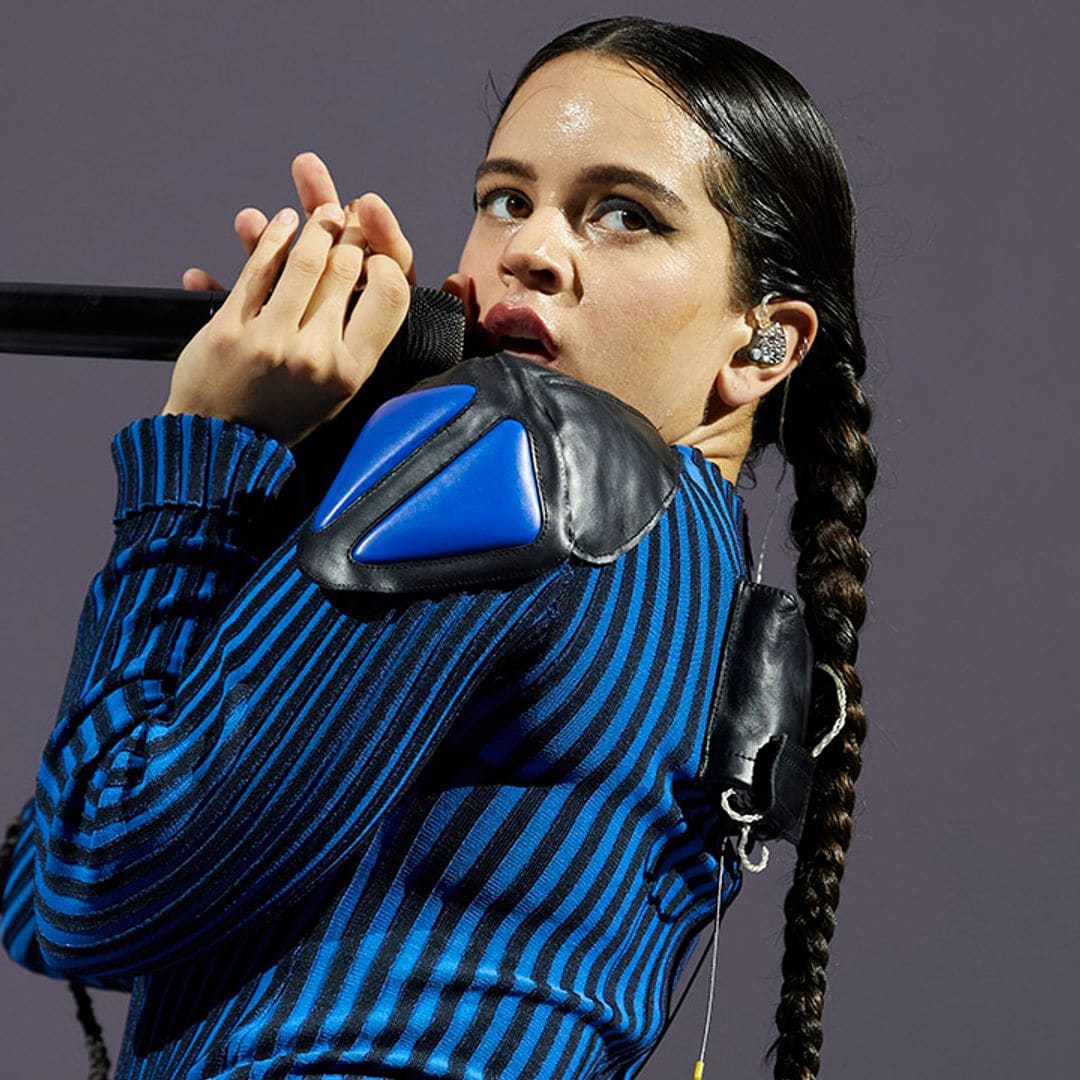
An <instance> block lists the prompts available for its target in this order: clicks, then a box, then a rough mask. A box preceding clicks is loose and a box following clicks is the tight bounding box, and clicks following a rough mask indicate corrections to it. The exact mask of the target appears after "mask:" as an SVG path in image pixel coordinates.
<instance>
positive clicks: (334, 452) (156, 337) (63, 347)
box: [0, 281, 490, 490]
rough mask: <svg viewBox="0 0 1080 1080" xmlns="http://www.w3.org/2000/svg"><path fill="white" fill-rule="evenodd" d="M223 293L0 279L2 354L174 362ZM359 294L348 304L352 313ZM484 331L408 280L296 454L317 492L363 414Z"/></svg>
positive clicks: (435, 369) (471, 350) (451, 360)
mask: <svg viewBox="0 0 1080 1080" xmlns="http://www.w3.org/2000/svg"><path fill="white" fill-rule="evenodd" d="M228 295H229V294H228V292H219V291H216V290H211V291H195V290H188V289H150V288H136V287H129V286H126V285H54V284H47V283H38V282H10V281H9V282H0V353H23V354H28V355H32V356H34V355H50V356H97V357H111V358H113V359H123V360H175V359H176V358H177V356H179V354H180V352H181V350H182V349H183V347H184V346H185V345H186V344H187V342H188V341H189V340H190V339H191V338H192V337H193V336H194V335H195V334H196V333H197V332H198V331H199V329H200V328H201V327H203V326H204V325H205V324H206V323H207V322H209V321H210V319H211V318H212V317H213V315H214V312H215V311H217V310H218V309H219V308H220V307H221V305H222V303H224V301H225V298H226V297H227V296H228ZM359 295H360V294H359V293H354V294H353V296H352V297H351V298H350V300H349V302H348V306H347V310H348V311H349V312H351V311H352V309H353V307H354V305H355V304H356V301H357V299H358V298H359ZM484 346H485V343H484V339H483V337H482V332H481V331H479V330H478V329H477V328H475V327H474V328H472V329H471V332H470V328H468V327H467V326H466V317H465V306H464V304H463V303H462V302H461V300H459V299H458V298H457V297H456V296H453V295H451V294H450V293H446V292H443V291H442V290H441V289H430V288H425V287H422V286H415V285H414V286H412V287H411V297H410V301H409V311H408V314H407V315H406V316H405V320H404V322H403V323H402V324H401V327H400V329H399V330H398V332H397V334H396V335H395V336H394V338H393V339H392V340H391V342H390V344H389V345H388V346H387V347H386V349H385V350H384V352H383V354H382V356H381V357H380V358H379V363H378V364H377V365H376V367H375V370H374V371H373V372H372V373H371V375H369V376H368V378H367V380H366V381H365V383H364V385H363V386H361V387H360V389H359V390H358V391H357V392H356V393H355V394H354V395H353V397H352V398H351V399H350V400H349V403H348V404H347V405H346V406H345V408H343V409H342V410H341V411H340V412H339V413H338V414H337V415H336V416H334V417H333V418H332V419H330V420H328V421H327V422H326V423H324V424H322V425H320V426H319V427H318V428H316V429H315V431H313V432H312V433H311V434H309V435H308V436H306V437H305V438H304V439H302V440H301V441H300V442H299V443H298V444H297V445H296V446H295V447H294V448H293V452H294V455H295V456H296V458H297V460H298V462H300V463H301V465H302V466H304V467H305V468H306V469H307V472H308V477H309V482H310V483H311V485H312V487H313V489H314V490H318V489H319V488H320V486H322V487H325V486H326V484H328V483H329V481H330V479H332V478H333V475H334V473H335V472H336V471H337V467H338V466H339V465H340V463H341V461H342V460H344V457H345V455H346V454H347V453H348V451H349V449H350V448H351V446H352V443H353V440H354V439H355V437H356V434H357V433H358V432H359V430H360V428H361V427H363V425H364V423H366V421H367V419H368V417H369V416H370V415H371V413H373V412H374V411H375V409H377V408H378V407H379V405H381V404H382V403H383V402H384V401H386V400H387V399H389V398H391V397H395V396H396V395H398V394H402V393H404V392H405V391H406V390H408V389H409V388H410V387H412V386H413V385H414V384H415V383H417V382H419V381H420V380H421V379H426V378H429V377H431V376H433V375H439V374H441V373H442V372H444V371H448V370H449V369H450V368H452V367H453V366H454V365H455V364H457V363H458V362H459V361H461V360H462V359H463V358H464V357H465V356H466V355H469V356H475V355H484V354H485V353H486V352H488V351H490V350H485V347H484Z"/></svg>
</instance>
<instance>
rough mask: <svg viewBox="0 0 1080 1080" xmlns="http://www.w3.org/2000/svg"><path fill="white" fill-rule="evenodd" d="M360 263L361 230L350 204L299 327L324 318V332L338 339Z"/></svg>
mask: <svg viewBox="0 0 1080 1080" xmlns="http://www.w3.org/2000/svg"><path fill="white" fill-rule="evenodd" d="M363 264H364V232H363V229H361V227H360V219H359V217H358V216H357V214H356V211H355V209H353V206H352V204H350V205H349V206H348V207H347V208H346V210H345V226H344V228H343V229H342V231H341V236H340V237H339V238H338V241H337V243H336V244H334V245H333V246H332V247H331V248H330V250H329V253H328V254H327V258H326V269H325V270H324V272H323V275H322V277H321V278H320V279H319V283H318V284H317V285H316V286H315V291H314V293H312V296H311V301H310V303H309V304H308V308H307V314H306V315H305V318H304V323H303V326H302V327H301V329H304V328H306V327H307V326H308V325H310V323H311V322H312V321H313V320H315V319H325V320H326V325H325V328H324V331H325V332H326V333H327V334H333V335H334V336H335V337H336V338H337V339H338V340H339V341H340V340H341V337H342V331H343V329H344V326H345V311H346V308H347V305H348V302H349V299H350V298H351V297H352V294H353V290H354V289H355V288H356V285H357V282H358V281H359V280H360V277H361V271H362V268H363Z"/></svg>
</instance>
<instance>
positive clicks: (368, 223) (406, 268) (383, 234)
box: [353, 191, 416, 285]
mask: <svg viewBox="0 0 1080 1080" xmlns="http://www.w3.org/2000/svg"><path fill="white" fill-rule="evenodd" d="M353 205H354V206H355V207H356V210H357V213H358V214H359V215H360V226H361V228H362V229H363V230H364V236H365V237H366V239H367V244H368V247H369V248H370V249H371V252H372V254H374V255H389V256H390V258H391V259H393V260H394V262H396V263H397V264H398V266H400V267H401V272H402V273H403V274H404V275H405V279H406V280H407V281H408V283H409V284H410V285H415V284H416V269H415V267H414V265H413V249H412V245H411V244H410V243H409V241H408V240H406V239H405V234H404V233H403V232H402V231H401V226H400V225H399V224H398V220H397V218H396V217H395V216H394V212H393V210H391V209H390V207H389V206H388V205H387V203H386V201H385V200H384V199H383V198H382V196H380V195H377V194H376V193H375V192H374V191H369V192H368V193H367V194H366V195H361V196H360V198H359V199H355V200H353Z"/></svg>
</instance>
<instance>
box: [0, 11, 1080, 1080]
mask: <svg viewBox="0 0 1080 1080" xmlns="http://www.w3.org/2000/svg"><path fill="white" fill-rule="evenodd" d="M627 11H632V12H638V13H643V14H650V15H654V16H656V17H663V18H669V19H672V20H674V21H679V22H692V23H697V24H699V25H702V26H705V27H706V28H709V29H713V30H719V31H721V32H725V33H730V34H732V35H734V36H736V37H740V38H742V39H744V40H746V41H748V42H749V43H750V44H752V45H754V46H756V47H758V48H760V49H762V50H763V51H765V52H766V53H768V54H769V55H771V56H773V57H774V58H775V59H777V60H778V61H779V62H781V63H782V64H784V65H785V66H787V67H788V68H789V69H790V70H791V71H792V72H793V73H794V74H795V75H796V76H797V77H798V78H799V79H800V80H801V81H802V82H803V84H804V85H805V86H806V87H807V89H808V90H809V91H810V93H811V94H812V95H813V96H814V98H815V100H816V101H817V102H818V104H819V106H820V107H821V108H822V110H823V111H824V113H825V115H826V117H827V118H828V119H829V120H830V122H831V123H832V124H833V126H834V128H835V130H836V132H837V135H838V137H839V140H840V143H841V146H842V148H843V150H844V153H845V157H846V160H847V162H848V166H849V169H850V173H851V177H852V181H853V186H854V190H855V197H856V201H857V204H858V206H859V208H860V221H861V244H860V260H861V261H860V268H859V269H860V297H861V303H862V314H863V317H864V331H865V334H866V337H867V341H868V344H869V348H870V363H871V367H872V375H871V376H870V379H869V383H868V385H869V387H870V389H871V392H872V393H873V395H874V397H875V402H876V407H877V414H876V421H875V426H874V429H873V432H872V434H873V436H874V439H875V441H876V444H877V446H878V449H879V452H880V456H881V461H882V470H881V477H880V482H879V487H878V489H877V491H876V494H875V496H874V499H873V502H872V504H871V524H870V527H869V529H868V532H867V538H868V542H869V544H870V546H871V548H872V549H873V551H874V553H875V557H876V562H875V565H874V569H873V571H872V574H871V577H870V580H869V583H868V588H869V594H870V597H871V601H872V603H871V610H870V616H869V619H868V622H867V625H866V627H865V630H864V633H863V636H862V653H861V658H860V659H861V670H862V671H863V674H864V680H865V683H866V688H867V691H866V703H867V709H868V716H869V736H868V740H867V743H866V744H865V747H864V768H863V774H862V777H861V778H860V780H859V783H858V789H857V791H858V805H857V810H856V830H855V839H854V843H853V847H852V850H851V852H850V864H849V867H848V869H847V872H846V874H845V877H844V884H843V890H842V901H841V905H840V909H839V922H838V929H837V933H836V936H835V938H834V941H833V947H832V954H831V961H830V964H829V969H828V975H829V990H828V996H827V1007H826V1013H825V1045H824V1050H823V1067H822V1072H823V1075H824V1076H827V1077H830V1078H833V1080H841V1078H852V1080H856V1078H857V1080H866V1078H867V1077H872V1078H875V1080H893V1078H896V1080H900V1078H904V1080H907V1078H909V1077H913V1076H918V1077H922V1078H927V1080H930V1078H949V1080H955V1078H957V1077H976V1076H977V1077H979V1078H980V1080H998V1078H1001V1080H1004V1078H1014V1077H1021V1076H1022V1077H1057V1076H1061V1075H1065V1074H1066V1073H1067V1071H1071V1069H1067V1065H1066V1062H1067V1060H1070V1059H1067V1058H1066V1046H1067V1045H1068V1044H1070V1043H1071V1042H1072V1039H1071V1037H1070V1036H1071V1023H1072V1013H1073V1001H1072V997H1073V993H1072V988H1073V986H1074V984H1075V971H1076V966H1077V960H1078V950H1077V947H1076V945H1077V942H1076V933H1075V930H1074V907H1075V905H1074V897H1075V896H1076V887H1077V884H1078V877H1080V875H1078V860H1077V856H1076V841H1075V831H1074V827H1073V821H1074V817H1075V811H1076V805H1077V800H1076V797H1075V788H1076V785H1075V780H1074V770H1075V764H1074V763H1075V761H1076V759H1077V749H1078V743H1080V739H1078V736H1077V734H1076V730H1075V726H1076V720H1077V710H1076V705H1075V695H1074V694H1073V692H1071V691H1069V690H1068V689H1067V686H1066V685H1065V683H1066V678H1065V677H1066V676H1067V675H1068V673H1069V672H1070V671H1071V670H1072V669H1071V664H1070V657H1071V653H1072V652H1073V649H1074V647H1075V644H1076V629H1075V627H1076V623H1077V613H1078V612H1077V608H1078V604H1077V588H1076V573H1075V569H1074V560H1073V559H1072V558H1071V555H1072V552H1071V545H1072V541H1073V537H1074V536H1075V526H1076V521H1077V514H1076V511H1075V509H1074V507H1073V498H1074V495H1073V492H1074V490H1075V481H1074V480H1073V471H1072V468H1071V467H1070V466H1071V465H1072V462H1073V461H1074V460H1075V457H1076V454H1075V450H1076V440H1075V437H1074V424H1075V420H1074V416H1075V411H1076V406H1077V404H1078V403H1080V398H1078V395H1077V389H1078V387H1077V383H1078V379H1077V374H1076V359H1075V349H1074V347H1073V342H1072V325H1071V320H1072V316H1071V315H1070V314H1069V312H1070V310H1071V305H1072V304H1073V303H1075V295H1074V290H1075V283H1076V275H1075V273H1074V271H1073V266H1074V261H1075V258H1076V255H1077V235H1076V227H1075V223H1074V218H1073V210H1074V204H1075V199H1076V168H1075V166H1076V143H1075V104H1076V100H1077V86H1076V79H1075V78H1074V76H1073V69H1074V67H1075V55H1074V52H1075V41H1076V31H1077V29H1078V27H1077V17H1076V14H1075V8H1074V7H1073V6H1072V5H1067V4H1065V3H1064V2H1061V3H1058V4H1054V5H1050V4H1045V5H1040V4H1027V5H1019V4H1014V3H1009V4H1005V3H1001V2H996V3H952V4H945V5H942V4H940V3H914V4H913V3H905V4H902V5H901V4H896V5H890V6H888V7H886V6H885V5H883V4H869V5H867V4H862V5H860V4H854V3H839V2H823V0H817V2H816V3H813V4H808V3H802V2H799V3H788V2H773V3H771V4H769V5H765V6H762V5H757V4H750V3H742V4H721V3H715V2H707V0H697V2H689V0H688V2H681V3H669V4H660V3H659V0H653V2H652V3H642V4H628V3H620V4H615V3H592V4H588V5H583V4H580V3H570V2H566V0H548V2H546V3H544V4H522V5H512V4H507V3H491V2H474V3H468V4H463V3H445V2H444V3H439V4H435V3H431V4H418V3H397V4H385V3H383V4H377V3H367V2H364V3H361V2H354V3H346V2H337V3H330V2H321V3H311V2H309V3H305V4H303V5H301V4H276V5H268V4H255V3H251V2H246V3H228V4H206V3H185V4H173V5H170V6H168V7H167V8H166V7H164V6H162V7H158V6H157V5H148V4H144V3H135V2H127V3H111V4H94V5H89V4H88V5H74V4H59V3H55V2H47V3H42V2H38V3H36V4H34V5H29V4H20V5H14V4H8V5H5V8H4V11H3V15H2V17H0V280H23V281H55V282H96V283H112V284H143V285H152V286H179V281H180V274H181V273H182V271H183V270H184V268H185V267H187V266H189V265H199V266H204V267H207V268H209V269H210V270H211V272H213V273H215V274H217V276H219V277H220V278H222V279H223V280H225V281H227V282H231V281H232V279H233V277H234V275H235V273H236V271H237V270H238V268H239V266H240V263H241V261H242V253H241V250H240V246H239V243H238V242H237V241H236V239H235V237H234V236H233V234H232V231H231V221H232V217H233V214H234V213H235V211H236V210H237V209H239V208H240V207H241V206H244V205H248V204H254V205H257V206H260V207H262V208H264V209H265V210H267V211H272V210H275V209H277V208H278V207H280V206H282V205H284V204H286V203H292V202H293V199H294V194H293V191H292V187H291V182H290V179H289V161H290V159H291V158H292V156H293V155H294V154H295V153H297V152H298V151H300V150H304V149H314V150H316V151H317V152H318V153H319V154H321V155H322V156H323V157H324V159H325V160H326V161H327V162H328V163H329V164H330V166H331V169H332V171H333V173H334V175H335V177H336V179H337V181H338V186H339V191H340V193H341V195H342V197H343V198H349V197H352V196H354V195H359V194H362V193H363V192H364V191H367V190H371V189H374V190H377V191H379V192H380V193H382V194H383V195H384V196H385V197H386V198H387V199H388V201H389V202H390V203H391V205H392V206H393V208H394V209H395V211H396V212H397V214H398V216H399V219H400V220H401V222H402V224H403V227H404V228H405V231H406V234H407V235H408V236H409V237H410V238H411V241H412V243H413V246H414V248H415V251H416V258H417V267H418V273H419V277H420V282H421V284H431V285H437V284H439V283H440V282H441V281H442V279H443V277H444V276H445V274H446V273H448V272H449V271H450V270H453V269H455V268H456V265H457V263H456V260H457V253H458V251H459V250H460V246H461V244H462V241H463V240H464V237H465V234H466V232H467V229H468V225H469V221H470V216H471V211H470V208H469V199H470V190H471V189H470V183H471V173H472V170H473V169H474V167H475V165H476V163H477V162H478V160H479V158H480V155H481V154H482V151H483V140H484V136H485V134H486V131H487V117H486V114H485V83H486V81H487V77H488V72H489V71H490V72H491V73H492V75H493V77H494V79H495V81H496V84H497V85H498V87H499V88H500V89H501V90H505V89H507V88H508V87H509V85H510V82H511V81H512V77H513V75H514V74H515V73H516V70H517V69H518V67H519V66H520V65H521V64H522V63H523V62H524V61H525V59H526V58H527V57H528V55H529V54H530V53H531V52H532V51H533V50H534V49H535V48H536V47H537V46H538V45H540V44H541V43H542V42H544V41H546V40H548V39H549V38H550V37H552V36H553V35H554V34H555V33H557V32H559V31H561V30H563V29H566V28H569V27H570V26H573V25H576V24H577V23H579V22H582V21H585V20H586V19H589V18H595V17H600V16H603V15H612V14H620V13H624V12H627ZM488 100H489V101H490V102H491V104H492V107H494V99H493V98H491V97H490V95H489V97H488ZM1070 131H1072V132H1073V135H1071V136H1070V135H1069V134H1068V133H1069V132H1070ZM168 379H169V368H168V366H166V365H150V364H146V365H139V364H134V363H123V362H117V361H106V360H76V359H52V358H22V357H13V356H4V357H0V402H2V405H0V462H2V468H3V481H2V483H3V486H2V489H0V491H2V496H0V497H2V499H3V503H4V506H5V513H4V527H3V529H2V530H0V544H2V553H0V575H2V578H0V581H2V590H3V597H4V619H3V628H4V647H3V650H2V653H0V655H2V664H3V674H2V678H3V684H2V686H3V701H4V708H3V713H2V715H0V725H2V729H0V730H2V737H3V743H2V746H3V753H2V757H0V814H2V815H3V818H4V820H7V818H9V817H10V816H12V815H14V814H15V813H16V812H17V811H18V809H19V808H20V807H21V805H22V803H23V801H24V800H25V799H26V798H27V797H28V796H29V795H31V794H32V792H33V784H34V776H35V771H36V768H37V762H38V759H39V756H40V754H41V750H42V748H43V746H44V743H45V740H46V739H47V737H48V734H49V732H50V730H51V727H52V725H53V723H54V720H55V711H56V706H57V703H58V700H59V695H60V691H61V687H62V685H63V680H64V676H65V673H66V670H67V665H68V661H69V659H70V654H71V647H72V642H73V639H74V630H75V622H76V618H77V615H78V612H79V609H80V606H81V603H82V597H83V593H84V590H85V588H86V585H87V583H88V581H89V579H90V577H91V576H92V575H93V573H94V572H95V571H96V570H97V569H98V568H99V567H100V565H101V563H102V561H103V560H104V558H105V556H106V554H107V551H108V547H109V543H110V538H111V524H110V516H111V512H112V506H113V499H114V481H113V473H112V466H111V462H110V458H109V453H108V442H109V439H110V438H111V436H112V434H113V433H114V432H115V431H117V430H118V429H119V428H120V427H122V426H123V425H124V424H125V423H127V422H128V421H129V420H131V419H134V418H135V417H138V416H143V415H150V414H153V413H155V412H157V411H158V410H159V409H160V407H161V405H162V403H163V402H164V400H165V394H166V390H167V387H168ZM768 475H769V474H768V472H767V471H766V478H767V477H768ZM770 491H771V488H770V487H769V485H768V484H767V483H766V482H763V483H762V485H761V486H760V487H759V489H758V491H757V492H755V493H754V494H753V495H752V497H751V498H752V510H753V513H754V531H755V541H756V544H758V545H759V544H760V538H761V533H762V531H763V527H764V522H765V518H766V516H767V512H768V509H769V506H770V505H771V497H770ZM782 535H783V517H782V516H781V517H779V518H778V519H777V525H776V526H775V527H774V531H773V534H772V536H773V539H772V540H771V542H770V547H769V551H770V558H769V559H768V562H767V570H766V576H767V578H768V579H770V580H772V581H774V582H776V583H778V584H785V583H787V582H788V581H789V580H790V575H789V570H788V566H789V563H790V558H791V556H790V552H789V551H787V550H785V548H784V546H783V545H782V543H781V541H780V537H781V536H782ZM792 861H793V858H792V854H791V852H790V849H789V848H787V847H786V845H783V846H774V847H773V851H772V863H771V865H770V866H769V867H768V869H767V871H766V872H765V873H764V874H761V875H756V876H755V875H749V874H748V875H747V876H746V880H745V883H744V889H743V893H742V896H741V897H740V900H739V902H738V903H736V905H735V906H734V908H733V909H732V911H731V913H730V914H729V916H728V918H727V920H726V921H725V924H724V928H723V932H722V935H721V945H720V961H719V964H720V973H719V980H718V989H717V998H716V1005H715V1009H714V1021H713V1035H712V1039H711V1056H710V1065H709V1068H708V1070H707V1075H709V1076H711V1077H714V1078H715V1077H721V1076H722V1077H725V1078H736V1077H738V1078H744V1077H755V1076H764V1075H767V1074H766V1072H765V1071H764V1070H763V1069H761V1067H760V1064H759V1062H760V1058H761V1055H762V1053H763V1051H764V1049H765V1047H766V1045H767V1043H768V1042H769V1040H770V1039H771V1038H772V1034H773V1023H772V1012H773V1009H774V1007H775V1003H776V1000H777V996H778V993H779V988H780V974H779V965H780V956H781V933H782V926H783V913H782V900H783V894H784V892H785V890H786V887H787V880H788V877H789V875H790V869H791V865H792ZM704 940H705V939H704V937H703V939H702V941H701V943H700V946H699V947H703V946H704ZM688 970H689V969H688ZM706 987H707V966H706V969H705V970H703V972H702V974H701V976H700V977H699V979H698V983H697V985H696V986H695V988H694V990H693V991H692V993H691V995H690V996H689V998H688V999H687V1003H686V1004H685V1006H684V1007H683V1010H682V1012H681V1013H680V1015H679V1016H678V1017H677V1019H676V1021H675V1023H674V1024H673V1025H672V1028H671V1030H670V1032H669V1033H668V1036H667V1038H666V1040H665V1042H664V1044H663V1045H662V1047H661V1048H660V1050H659V1051H658V1052H657V1054H656V1055H655V1056H654V1057H653V1059H652V1062H651V1063H650V1065H649V1068H648V1070H647V1072H646V1074H645V1075H646V1076H647V1077H649V1078H651V1080H662V1078H667V1077H679V1076H689V1074H690V1072H691V1070H692V1065H693V1061H694V1059H695V1057H696V1054H697V1045H698V1040H699V1038H700V1034H699V1033H700V1026H701V1022H702V1017H703V1015H704V1008H705V991H706ZM0 994H2V999H0V1006H2V1007H0V1046H2V1047H3V1053H4V1057H5V1059H6V1060H5V1066H4V1071H5V1075H7V1076H11V1077H15V1078H24V1077H26V1078H31V1080H36V1078H38V1077H49V1078H53V1077H77V1076H83V1075H85V1072H86V1065H85V1054H84V1051H83V1047H82V1043H81V1032H80V1031H79V1029H78V1027H77V1026H76V1023H75V1019H74V1009H73V1002H72V999H71V997H70V995H69V992H68V990H67V988H66V986H65V984H64V983H63V982H60V981H55V980H48V979H43V978H41V977H39V976H34V975H31V974H29V973H26V972H24V971H23V970H21V969H19V968H17V967H16V966H15V965H14V964H11V963H10V962H8V961H7V960H6V957H5V958H4V960H3V961H0ZM93 997H94V1000H95V1003H96V1006H97V1010H98V1014H99V1016H100V1018H101V1019H102V1021H103V1023H104V1025H105V1028H106V1032H107V1036H108V1043H109V1047H110V1051H111V1053H112V1056H113V1060H114V1061H115V1058H116V1053H117V1050H118V1049H119V1044H120V1033H121V1031H122V1026H123V1018H124V1014H125V1011H126V1004H127V999H126V997H125V996H123V995H120V994H116V993H109V992H94V994H93ZM769 1075H771V1074H769Z"/></svg>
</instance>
